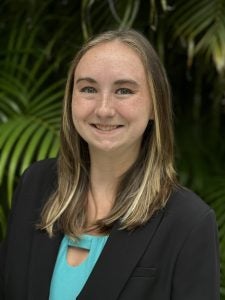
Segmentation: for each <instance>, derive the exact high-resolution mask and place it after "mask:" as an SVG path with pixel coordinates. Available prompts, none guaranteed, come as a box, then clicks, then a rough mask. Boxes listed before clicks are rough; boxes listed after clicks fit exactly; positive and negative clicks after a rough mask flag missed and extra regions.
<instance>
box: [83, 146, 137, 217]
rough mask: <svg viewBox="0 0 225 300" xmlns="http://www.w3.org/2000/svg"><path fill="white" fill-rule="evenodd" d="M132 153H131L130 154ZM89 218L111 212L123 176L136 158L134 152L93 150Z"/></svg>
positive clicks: (91, 153)
mask: <svg viewBox="0 0 225 300" xmlns="http://www.w3.org/2000/svg"><path fill="white" fill-rule="evenodd" d="M129 154H130V155H129ZM90 159H91V169H90V190H89V195H88V215H89V217H88V219H89V221H90V222H92V221H95V220H97V219H100V218H104V217H105V216H106V215H108V214H109V212H110V210H111V208H112V206H113V204H114V201H115V197H116V191H117V187H118V183H119V181H120V178H121V176H122V175H123V174H124V173H125V172H126V171H127V170H128V169H129V168H130V166H131V165H132V164H133V163H134V161H135V160H136V155H134V153H132V152H129V151H127V152H126V153H125V154H124V151H123V153H118V152H117V153H112V152H110V153H108V152H102V151H94V152H93V151H91V150H90Z"/></svg>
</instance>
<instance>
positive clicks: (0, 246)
mask: <svg viewBox="0 0 225 300" xmlns="http://www.w3.org/2000/svg"><path fill="white" fill-rule="evenodd" d="M22 181H23V176H22V177H21V178H20V180H19V183H18V185H17V188H16V190H15V193H14V196H13V201H12V209H11V211H10V216H9V220H8V226H7V234H6V238H5V239H4V240H3V241H2V242H1V243H0V299H5V294H4V290H5V267H6V259H7V247H8V246H7V245H8V240H9V235H10V228H11V225H10V224H11V221H12V219H13V215H14V214H15V213H16V207H17V202H18V201H17V199H18V198H19V194H20V190H21V187H22Z"/></svg>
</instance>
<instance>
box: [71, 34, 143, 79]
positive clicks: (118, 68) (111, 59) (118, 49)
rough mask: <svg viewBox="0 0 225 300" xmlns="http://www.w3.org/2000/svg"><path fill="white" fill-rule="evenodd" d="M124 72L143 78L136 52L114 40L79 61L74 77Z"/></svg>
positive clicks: (141, 67)
mask: <svg viewBox="0 0 225 300" xmlns="http://www.w3.org/2000/svg"><path fill="white" fill-rule="evenodd" d="M98 71H99V72H102V71H104V73H109V72H110V73H113V72H115V73H116V72H122V73H123V72H124V73H130V75H135V74H137V75H139V76H145V69H144V65H143V63H142V61H141V58H140V56H139V55H138V54H137V52H136V51H135V50H134V49H132V48H131V46H128V45H127V44H125V43H123V42H121V41H118V40H115V41H110V42H104V43H101V44H98V45H96V46H94V47H92V48H91V49H89V50H88V51H87V52H86V53H85V54H84V55H83V57H82V58H81V59H80V61H79V63H78V64H77V67H76V69H75V75H76V74H78V73H83V72H84V73H86V72H89V73H90V72H98Z"/></svg>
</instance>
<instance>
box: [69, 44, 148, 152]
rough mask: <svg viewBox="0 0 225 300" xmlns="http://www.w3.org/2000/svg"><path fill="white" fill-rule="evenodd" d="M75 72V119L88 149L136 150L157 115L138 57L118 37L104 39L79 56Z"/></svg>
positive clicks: (73, 101)
mask: <svg viewBox="0 0 225 300" xmlns="http://www.w3.org/2000/svg"><path fill="white" fill-rule="evenodd" d="M74 77H75V78H74V89H73V97H72V115H73V122H74V125H75V127H76V129H77V131H78V133H79V134H80V135H81V136H82V138H83V139H84V140H85V141H86V142H87V143H88V145H89V149H90V151H92V153H93V152H95V151H102V152H110V151H111V152H113V153H115V152H118V154H119V153H121V151H122V152H124V151H125V152H126V153H133V155H136V154H137V153H138V151H139V148H140V143H141V139H142V135H143V133H144V131H145V128H146V126H147V124H148V121H149V119H152V118H153V117H152V103H151V99H150V93H149V90H148V86H147V79H146V75H145V70H144V66H143V64H142V62H141V60H140V58H139V56H138V55H137V54H136V53H135V51H134V50H132V49H131V48H130V47H128V46H127V45H125V44H123V43H121V42H119V41H111V42H108V43H103V44H100V45H98V46H95V47H94V48H92V49H90V50H89V51H88V52H87V53H86V54H85V55H84V56H83V57H82V58H81V60H80V62H79V63H78V65H77V68H76V70H75V76H74ZM107 125H117V127H116V128H113V127H112V128H111V130H110V127H108V128H107ZM101 126H102V127H101ZM101 129H102V130H101ZM103 129H105V130H103Z"/></svg>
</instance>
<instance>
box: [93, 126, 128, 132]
mask: <svg viewBox="0 0 225 300" xmlns="http://www.w3.org/2000/svg"><path fill="white" fill-rule="evenodd" d="M91 126H93V127H95V128H97V129H98V130H101V131H112V130H115V129H117V128H120V127H122V126H123V125H108V124H91Z"/></svg>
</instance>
